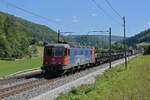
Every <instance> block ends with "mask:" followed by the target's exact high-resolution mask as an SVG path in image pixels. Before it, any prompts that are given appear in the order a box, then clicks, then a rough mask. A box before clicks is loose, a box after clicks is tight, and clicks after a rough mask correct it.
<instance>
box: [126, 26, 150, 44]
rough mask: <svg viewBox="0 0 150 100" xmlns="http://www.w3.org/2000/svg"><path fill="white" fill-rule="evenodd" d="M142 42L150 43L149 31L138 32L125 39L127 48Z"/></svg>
mask: <svg viewBox="0 0 150 100" xmlns="http://www.w3.org/2000/svg"><path fill="white" fill-rule="evenodd" d="M142 42H145V43H147V42H150V29H147V30H145V31H143V32H140V33H139V34H137V35H135V36H133V37H130V38H128V39H127V45H129V46H135V45H136V44H138V43H142Z"/></svg>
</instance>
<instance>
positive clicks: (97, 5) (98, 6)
mask: <svg viewBox="0 0 150 100" xmlns="http://www.w3.org/2000/svg"><path fill="white" fill-rule="evenodd" d="M91 1H92V2H93V3H94V4H95V5H96V7H97V8H99V9H100V10H101V11H102V12H103V13H104V14H105V15H106V16H107V17H109V18H111V19H112V20H113V21H114V22H116V23H117V24H119V25H121V23H120V22H118V21H117V20H116V19H114V18H113V17H112V16H111V15H110V14H109V13H107V12H106V11H105V10H104V9H103V7H102V6H101V5H100V4H98V3H97V2H96V1H95V0H91Z"/></svg>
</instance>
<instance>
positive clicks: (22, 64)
mask: <svg viewBox="0 0 150 100" xmlns="http://www.w3.org/2000/svg"><path fill="white" fill-rule="evenodd" d="M42 62H43V57H38V58H32V59H25V60H19V61H4V60H0V77H3V76H6V75H9V74H13V73H15V72H18V71H23V70H27V69H33V68H38V67H41V66H42Z"/></svg>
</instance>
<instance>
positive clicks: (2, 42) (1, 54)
mask: <svg viewBox="0 0 150 100" xmlns="http://www.w3.org/2000/svg"><path fill="white" fill-rule="evenodd" d="M43 38H45V41H47V42H49V43H53V42H56V41H57V34H56V32H55V31H53V30H52V29H50V28H48V27H47V26H44V25H39V24H35V23H32V22H29V21H27V20H24V19H22V18H18V17H15V16H13V15H9V14H6V13H3V12H0V58H10V57H13V58H21V57H23V56H25V55H27V53H28V47H29V45H31V44H34V42H35V41H39V40H43Z"/></svg>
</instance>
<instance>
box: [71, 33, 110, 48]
mask: <svg viewBox="0 0 150 100" xmlns="http://www.w3.org/2000/svg"><path fill="white" fill-rule="evenodd" d="M70 37H71V38H73V39H74V40H75V41H76V42H78V43H84V44H86V45H91V46H98V47H101V48H107V47H108V42H107V41H105V40H104V39H103V38H101V37H99V36H96V35H73V36H70Z"/></svg>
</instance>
